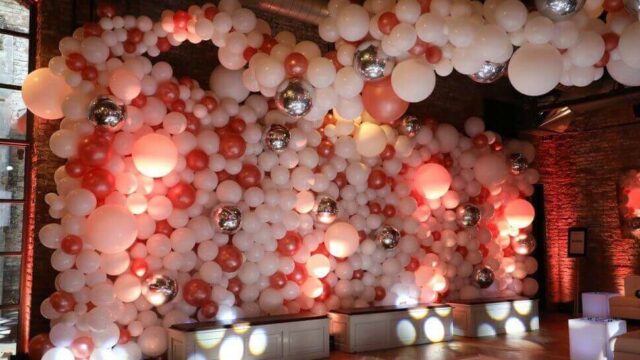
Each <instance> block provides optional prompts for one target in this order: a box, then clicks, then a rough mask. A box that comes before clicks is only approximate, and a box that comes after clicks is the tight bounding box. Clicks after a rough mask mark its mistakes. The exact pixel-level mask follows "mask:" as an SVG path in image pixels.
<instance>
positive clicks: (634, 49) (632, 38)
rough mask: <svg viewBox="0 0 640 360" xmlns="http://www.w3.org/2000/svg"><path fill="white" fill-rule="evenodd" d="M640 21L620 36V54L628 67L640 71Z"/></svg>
mask: <svg viewBox="0 0 640 360" xmlns="http://www.w3.org/2000/svg"><path fill="white" fill-rule="evenodd" d="M639 44H640V21H638V22H635V23H633V24H632V25H629V26H628V27H627V28H626V29H625V30H624V31H623V32H622V35H620V42H619V43H618V52H619V53H620V58H621V59H622V61H624V62H625V63H626V64H627V66H629V67H632V68H634V69H638V71H640V45H639Z"/></svg>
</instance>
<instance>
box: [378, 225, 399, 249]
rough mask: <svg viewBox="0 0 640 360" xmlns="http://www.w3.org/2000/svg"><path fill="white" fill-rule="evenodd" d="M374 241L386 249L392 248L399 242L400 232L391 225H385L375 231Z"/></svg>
mask: <svg viewBox="0 0 640 360" xmlns="http://www.w3.org/2000/svg"><path fill="white" fill-rule="evenodd" d="M376 242H378V243H380V245H382V247H383V248H385V249H387V250H391V249H394V248H395V247H396V246H398V243H400V232H399V231H398V230H397V229H396V228H394V227H393V226H389V225H385V226H383V227H382V228H380V229H379V230H378V231H377V232H376Z"/></svg>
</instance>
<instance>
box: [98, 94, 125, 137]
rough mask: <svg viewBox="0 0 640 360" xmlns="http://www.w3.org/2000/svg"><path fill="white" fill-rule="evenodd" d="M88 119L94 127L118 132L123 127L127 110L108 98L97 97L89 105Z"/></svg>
mask: <svg viewBox="0 0 640 360" xmlns="http://www.w3.org/2000/svg"><path fill="white" fill-rule="evenodd" d="M88 118H89V121H91V122H92V123H94V124H95V125H96V126H103V127H105V128H107V129H109V130H111V131H118V130H120V129H122V127H123V126H124V120H125V119H126V118H127V108H126V107H125V106H124V104H122V103H120V102H119V101H117V100H115V99H114V98H112V97H110V96H104V95H102V96H98V97H97V98H95V99H93V100H92V101H91V103H90V104H89V115H88Z"/></svg>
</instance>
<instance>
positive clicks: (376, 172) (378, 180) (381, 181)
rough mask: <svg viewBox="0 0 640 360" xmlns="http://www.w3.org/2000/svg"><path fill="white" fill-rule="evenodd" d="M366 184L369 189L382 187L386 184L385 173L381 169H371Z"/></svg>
mask: <svg viewBox="0 0 640 360" xmlns="http://www.w3.org/2000/svg"><path fill="white" fill-rule="evenodd" d="M367 184H368V185H369V188H371V189H374V190H379V189H382V188H383V187H384V186H385V185H386V184H387V174H386V173H385V172H384V171H383V170H381V169H373V170H371V173H370V174H369V178H368V179H367Z"/></svg>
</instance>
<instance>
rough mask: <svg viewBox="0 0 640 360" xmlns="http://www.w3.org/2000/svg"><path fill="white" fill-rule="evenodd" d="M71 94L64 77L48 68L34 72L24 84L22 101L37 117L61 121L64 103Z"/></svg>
mask: <svg viewBox="0 0 640 360" xmlns="http://www.w3.org/2000/svg"><path fill="white" fill-rule="evenodd" d="M70 93H71V88H70V87H69V85H67V83H66V82H65V81H64V78H63V77H62V76H58V75H55V74H54V73H52V72H51V70H49V69H48V68H41V69H38V70H35V71H32V72H31V73H30V74H29V75H28V76H27V78H26V79H25V80H24V83H23V84H22V100H24V103H25V105H27V108H29V110H31V112H32V113H34V114H35V115H36V116H39V117H41V118H44V119H59V118H61V117H62V116H63V115H64V114H63V112H62V102H63V101H64V99H65V98H66V97H67V95H69V94H70Z"/></svg>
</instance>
